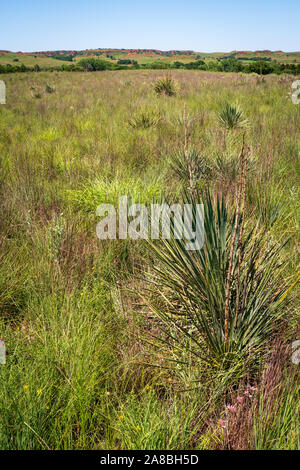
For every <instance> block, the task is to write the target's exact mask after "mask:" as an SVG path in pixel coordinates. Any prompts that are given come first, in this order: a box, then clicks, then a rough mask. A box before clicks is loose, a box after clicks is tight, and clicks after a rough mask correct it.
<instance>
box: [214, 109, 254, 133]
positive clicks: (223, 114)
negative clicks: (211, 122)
mask: <svg viewBox="0 0 300 470" xmlns="http://www.w3.org/2000/svg"><path fill="white" fill-rule="evenodd" d="M218 120H219V123H220V124H221V126H222V127H224V128H225V129H243V128H246V127H247V124H248V121H247V119H246V118H245V116H244V113H243V111H242V110H241V109H240V108H239V107H238V106H231V105H230V104H229V103H225V105H224V106H223V108H222V109H221V110H220V111H219V114H218Z"/></svg>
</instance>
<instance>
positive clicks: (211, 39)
mask: <svg viewBox="0 0 300 470" xmlns="http://www.w3.org/2000/svg"><path fill="white" fill-rule="evenodd" d="M299 23H300V1H299V0H285V1H279V0H260V1H257V0H252V1H250V0H247V1H243V0H239V1H237V0H227V1H226V0H223V1H221V0H205V1H203V0H180V1H178V0H173V1H170V0H161V1H158V0H152V1H151V0H150V1H147V2H146V1H143V0H140V1H135V0H129V1H121V0H107V1H105V2H104V1H102V0H98V1H96V0H86V1H82V0H60V1H58V0H52V1H47V2H45V1H43V0H26V1H25V0H23V1H21V0H6V1H5V2H4V1H1V3H0V49H8V50H12V51H20V50H21V51H39V50H55V49H87V48H98V47H99V48H101V47H103V48H106V47H111V48H147V49H152V48H154V49H162V50H170V49H181V50H182V49H192V50H195V51H203V52H210V51H231V50H257V49H271V50H277V49H281V50H284V51H299V50H300V27H299Z"/></svg>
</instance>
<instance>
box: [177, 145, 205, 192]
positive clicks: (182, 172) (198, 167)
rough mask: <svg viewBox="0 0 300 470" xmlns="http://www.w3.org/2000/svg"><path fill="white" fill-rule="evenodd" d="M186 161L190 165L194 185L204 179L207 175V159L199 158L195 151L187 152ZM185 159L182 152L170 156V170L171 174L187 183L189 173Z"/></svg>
mask: <svg viewBox="0 0 300 470" xmlns="http://www.w3.org/2000/svg"><path fill="white" fill-rule="evenodd" d="M187 158H188V161H189V163H190V167H191V171H192V176H193V180H194V183H195V184H196V183H197V181H199V180H200V179H203V178H205V177H206V176H207V175H208V173H209V166H208V164H207V159H205V158H204V157H202V156H200V155H199V154H198V152H197V151H196V150H195V149H192V150H191V151H189V152H188V157H187ZM187 158H186V156H185V154H184V152H179V153H176V154H174V155H173V156H172V160H171V168H172V170H173V172H174V173H175V174H176V175H177V176H178V177H179V178H180V179H181V180H183V181H187V182H188V181H189V178H190V173H189V168H188V164H187Z"/></svg>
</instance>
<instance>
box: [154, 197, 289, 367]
mask: <svg viewBox="0 0 300 470" xmlns="http://www.w3.org/2000/svg"><path fill="white" fill-rule="evenodd" d="M196 198H199V196H196ZM197 200H198V201H199V199H197ZM184 202H185V203H186V204H192V206H193V210H194V213H195V211H196V199H195V198H193V196H192V195H190V194H188V193H186V194H185V201H184ZM203 204H204V246H203V248H202V249H200V250H195V251H189V250H187V248H186V240H183V239H182V240H178V239H175V238H174V237H172V238H171V239H169V240H162V241H161V243H160V244H159V245H154V244H152V245H151V246H152V249H153V252H154V254H155V258H156V261H157V263H156V266H155V279H154V284H155V289H154V291H153V289H152V295H153V292H154V301H152V302H151V309H152V310H153V312H155V314H156V315H157V316H158V317H159V319H160V320H161V327H162V330H163V334H164V338H166V339H164V341H167V343H169V344H170V345H171V346H172V347H174V345H177V346H176V347H178V348H179V349H180V348H181V349H182V350H184V349H187V348H188V350H189V352H190V353H192V354H193V355H194V357H196V358H201V359H203V360H204V361H205V362H207V363H208V364H210V365H212V366H215V367H216V368H217V369H220V368H223V369H225V370H226V369H228V368H231V367H232V366H233V367H235V368H236V367H239V368H240V373H242V368H243V364H244V363H245V361H247V360H248V358H249V354H250V352H251V357H252V359H253V361H255V360H256V359H257V358H258V353H259V351H261V349H262V348H263V347H264V346H265V345H266V343H267V341H268V339H269V338H270V335H271V334H272V332H273V330H274V328H275V327H276V326H277V321H278V320H279V319H280V318H281V316H282V314H283V312H282V310H281V309H280V301H281V298H282V296H283V294H284V293H285V291H286V287H285V286H284V285H283V284H282V282H280V281H279V275H280V269H279V267H278V263H277V257H278V252H279V249H275V247H274V248H267V244H266V243H264V238H263V236H260V237H258V236H254V233H253V232H249V233H248V235H247V236H245V237H244V238H243V240H242V244H241V265H240V276H238V275H237V272H238V263H239V248H238V245H237V243H236V244H235V245H234V251H233V260H232V276H231V285H230V298H229V341H226V339H225V331H224V320H225V318H224V310H225V286H226V276H227V271H228V265H229V256H230V255H229V251H230V247H231V241H232V236H233V231H234V220H235V216H233V217H230V216H229V215H228V211H227V209H226V207H225V204H224V201H223V200H222V201H220V200H219V199H217V202H216V204H215V205H214V204H213V202H212V200H211V197H210V195H209V194H208V193H207V194H206V195H205V196H204V197H203ZM241 223H242V221H241V219H240V220H239V221H238V235H239V231H240V229H241ZM237 240H238V237H237ZM238 279H239V280H238ZM237 292H238V295H239V299H238V302H237V299H236V297H237ZM237 361H238V362H239V365H238V364H237Z"/></svg>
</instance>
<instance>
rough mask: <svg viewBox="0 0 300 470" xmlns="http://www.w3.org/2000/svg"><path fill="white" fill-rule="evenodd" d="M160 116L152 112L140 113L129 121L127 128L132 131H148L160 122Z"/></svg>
mask: <svg viewBox="0 0 300 470" xmlns="http://www.w3.org/2000/svg"><path fill="white" fill-rule="evenodd" d="M160 119H161V117H160V114H159V113H157V112H154V111H148V112H147V111H142V112H140V113H138V114H136V115H134V116H133V117H132V118H131V119H129V121H128V124H129V126H131V127H133V128H134V129H149V128H150V127H156V126H157V125H158V124H159V122H160Z"/></svg>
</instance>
